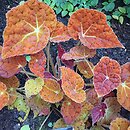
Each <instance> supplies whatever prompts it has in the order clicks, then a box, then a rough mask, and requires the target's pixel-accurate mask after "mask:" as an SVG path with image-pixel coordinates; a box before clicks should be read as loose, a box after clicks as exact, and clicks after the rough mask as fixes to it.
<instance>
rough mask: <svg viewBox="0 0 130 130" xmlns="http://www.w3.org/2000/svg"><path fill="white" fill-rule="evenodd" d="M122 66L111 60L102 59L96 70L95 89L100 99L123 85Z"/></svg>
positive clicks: (107, 58)
mask: <svg viewBox="0 0 130 130" xmlns="http://www.w3.org/2000/svg"><path fill="white" fill-rule="evenodd" d="M120 74H121V69H120V64H119V63H118V62H117V61H115V60H112V59H110V58H109V57H102V58H101V60H100V61H99V63H98V64H97V65H96V66H95V68H94V88H95V91H96V92H97V94H98V96H99V97H102V96H105V95H107V94H108V93H110V92H111V91H113V90H114V89H116V88H117V87H118V85H119V84H120V83H121V78H120Z"/></svg>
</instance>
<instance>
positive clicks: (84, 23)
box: [0, 0, 130, 130]
mask: <svg viewBox="0 0 130 130" xmlns="http://www.w3.org/2000/svg"><path fill="white" fill-rule="evenodd" d="M24 10H26V11H24ZM18 16H20V17H18ZM7 23H8V24H7V26H6V28H5V30H4V33H3V38H4V43H3V47H2V46H1V47H0V64H1V66H0V110H1V109H2V108H3V107H5V106H8V108H9V109H13V108H16V109H17V110H18V111H23V112H24V113H25V116H24V117H19V118H18V119H19V120H20V121H24V120H26V118H27V117H28V114H29V112H30V110H32V111H33V113H34V117H36V116H41V115H44V116H47V117H46V119H45V121H46V120H47V118H48V117H49V116H50V114H51V113H52V111H54V110H56V111H58V112H59V113H60V114H61V115H62V117H61V118H60V119H59V120H58V121H57V122H56V123H55V124H54V126H53V127H54V128H59V127H66V126H68V125H69V126H72V127H74V129H75V130H79V129H80V130H84V129H87V128H89V127H91V129H92V130H93V129H104V125H105V126H106V125H109V126H110V128H111V130H114V129H115V127H117V126H118V127H119V128H120V129H121V130H123V128H126V129H129V128H128V127H129V126H130V122H129V121H127V120H126V119H124V118H121V117H120V118H119V116H120V115H119V112H120V109H121V107H124V108H125V109H127V110H128V111H130V103H129V101H130V63H129V62H128V63H126V64H124V65H122V66H121V65H120V64H119V63H118V62H117V61H116V60H114V59H111V58H109V57H106V56H104V57H102V58H101V59H100V61H99V62H98V63H97V64H96V65H93V63H91V62H90V61H89V59H90V58H92V57H94V56H95V55H96V49H101V48H106V49H107V48H116V47H120V48H124V46H123V45H122V44H121V43H120V41H119V40H118V38H117V36H116V35H115V33H114V32H113V30H112V29H111V27H110V26H109V25H108V24H107V20H106V16H105V15H104V14H103V13H101V12H99V11H97V10H90V9H79V10H77V11H76V12H75V13H73V14H72V15H71V16H70V18H69V21H68V25H67V26H65V25H64V24H63V23H61V22H59V21H58V20H57V18H56V14H55V13H54V11H53V10H52V9H51V8H50V7H49V6H48V5H46V4H45V3H43V2H39V1H38V0H28V1H27V2H25V3H24V4H22V5H20V6H18V7H15V8H13V9H11V10H10V11H9V12H8V13H7ZM75 23H76V24H75ZM70 39H73V40H77V41H78V42H77V45H76V46H74V47H72V48H71V49H70V50H69V51H68V52H66V51H65V50H64V48H63V47H62V43H63V42H65V41H68V40H70ZM53 44H57V58H56V59H55V61H56V62H53V60H52V57H51V54H50V47H51V45H53ZM45 52H46V54H45ZM26 67H28V70H27V69H26ZM20 73H24V74H25V75H26V79H25V84H22V87H21V86H20V83H19V79H18V78H17V77H16V76H15V74H20ZM85 79H87V81H86V80H85ZM115 89H116V90H117V94H115V93H113V90H115ZM116 95H117V96H116ZM52 104H53V105H52ZM115 106H116V108H115ZM88 119H91V121H90V120H88ZM94 125H95V126H94ZM26 127H28V126H25V128H26ZM22 129H24V127H23V128H22Z"/></svg>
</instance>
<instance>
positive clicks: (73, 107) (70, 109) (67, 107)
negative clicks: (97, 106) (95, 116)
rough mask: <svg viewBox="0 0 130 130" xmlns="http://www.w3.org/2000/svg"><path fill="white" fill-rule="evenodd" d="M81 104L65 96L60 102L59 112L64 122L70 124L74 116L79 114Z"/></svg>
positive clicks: (74, 118)
mask: <svg viewBox="0 0 130 130" xmlns="http://www.w3.org/2000/svg"><path fill="white" fill-rule="evenodd" d="M80 112H81V104H79V103H76V102H74V101H72V100H71V99H69V98H66V99H65V100H64V102H63V103H62V107H61V114H62V116H63V118H64V120H65V122H66V124H72V123H73V122H74V121H75V120H76V118H77V117H78V116H79V115H80Z"/></svg>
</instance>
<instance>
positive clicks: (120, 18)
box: [119, 16, 124, 24]
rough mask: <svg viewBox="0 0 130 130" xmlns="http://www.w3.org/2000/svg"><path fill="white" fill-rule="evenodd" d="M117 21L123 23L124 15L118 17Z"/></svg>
mask: <svg viewBox="0 0 130 130" xmlns="http://www.w3.org/2000/svg"><path fill="white" fill-rule="evenodd" d="M119 22H120V24H123V22H124V17H123V16H120V17H119Z"/></svg>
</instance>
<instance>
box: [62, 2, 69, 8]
mask: <svg viewBox="0 0 130 130" xmlns="http://www.w3.org/2000/svg"><path fill="white" fill-rule="evenodd" d="M68 3H69V2H65V3H64V2H63V3H61V8H62V9H63V10H66V9H67V8H68Z"/></svg>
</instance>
